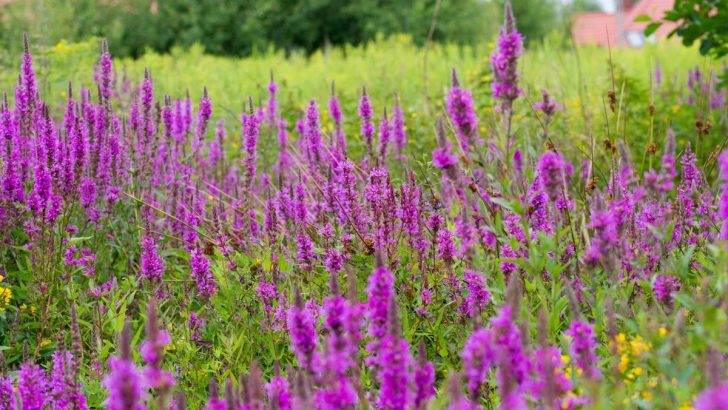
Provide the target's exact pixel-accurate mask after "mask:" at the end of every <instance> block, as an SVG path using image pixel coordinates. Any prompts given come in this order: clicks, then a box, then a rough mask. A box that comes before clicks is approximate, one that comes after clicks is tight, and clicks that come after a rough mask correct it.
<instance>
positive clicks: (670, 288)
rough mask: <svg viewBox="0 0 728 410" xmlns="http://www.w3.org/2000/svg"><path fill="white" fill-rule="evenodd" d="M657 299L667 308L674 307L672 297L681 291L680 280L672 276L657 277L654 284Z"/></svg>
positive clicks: (653, 289)
mask: <svg viewBox="0 0 728 410" xmlns="http://www.w3.org/2000/svg"><path fill="white" fill-rule="evenodd" d="M652 291H653V292H654V294H655V299H656V300H657V301H658V302H660V303H662V304H663V305H665V306H667V307H672V304H673V301H672V297H673V295H674V294H675V293H677V292H679V291H680V279H678V278H676V277H675V276H671V275H657V276H655V280H654V282H653V283H652Z"/></svg>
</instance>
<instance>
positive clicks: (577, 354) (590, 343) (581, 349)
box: [565, 320, 601, 380]
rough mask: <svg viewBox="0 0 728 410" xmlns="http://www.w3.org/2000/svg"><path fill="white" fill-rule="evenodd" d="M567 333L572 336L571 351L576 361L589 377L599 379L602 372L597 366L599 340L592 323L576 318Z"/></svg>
mask: <svg viewBox="0 0 728 410" xmlns="http://www.w3.org/2000/svg"><path fill="white" fill-rule="evenodd" d="M565 334H566V335H568V336H571V346H570V353H571V356H572V358H573V359H574V363H575V364H576V365H577V366H578V367H579V368H580V369H581V370H582V371H583V372H584V375H585V376H586V377H587V378H589V379H592V380H599V379H600V378H601V372H600V371H599V368H598V367H597V364H598V363H599V359H598V358H597V355H596V353H595V349H596V346H597V341H596V334H595V333H594V328H593V327H592V325H590V324H589V323H586V322H583V321H581V320H574V321H573V322H571V326H570V327H569V329H568V330H567V331H566V332H565Z"/></svg>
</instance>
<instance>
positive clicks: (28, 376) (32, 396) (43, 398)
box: [18, 363, 50, 410]
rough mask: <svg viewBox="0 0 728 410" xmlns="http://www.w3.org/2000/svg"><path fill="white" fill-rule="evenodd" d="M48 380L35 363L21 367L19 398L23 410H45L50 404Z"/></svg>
mask: <svg viewBox="0 0 728 410" xmlns="http://www.w3.org/2000/svg"><path fill="white" fill-rule="evenodd" d="M49 387H50V386H49V385H48V379H47V378H46V374H45V372H44V371H43V369H41V368H40V367H38V365H36V364H35V363H25V364H23V365H22V366H20V373H19V374H18V396H19V397H20V407H21V408H22V409H23V410H43V409H44V408H45V406H46V404H48V403H49V402H50V397H48V393H49Z"/></svg>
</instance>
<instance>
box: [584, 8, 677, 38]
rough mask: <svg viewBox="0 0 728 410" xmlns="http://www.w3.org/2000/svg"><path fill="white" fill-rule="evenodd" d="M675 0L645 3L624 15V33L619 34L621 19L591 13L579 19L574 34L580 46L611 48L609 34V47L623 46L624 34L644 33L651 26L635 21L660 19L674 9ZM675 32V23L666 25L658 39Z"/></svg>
mask: <svg viewBox="0 0 728 410" xmlns="http://www.w3.org/2000/svg"><path fill="white" fill-rule="evenodd" d="M673 4H675V0H642V1H639V2H637V3H636V4H634V5H633V6H632V7H631V8H630V9H629V10H626V11H625V12H624V17H623V18H624V20H623V21H624V23H623V25H624V26H623V30H624V32H623V33H618V27H617V16H616V15H615V14H610V13H599V12H589V13H580V14H578V15H576V16H575V18H574V23H573V25H572V28H571V34H572V36H573V38H574V41H575V42H576V43H577V44H597V45H600V46H607V44H608V42H607V33H609V43H611V44H612V45H616V44H619V43H620V42H623V39H624V33H625V32H629V31H639V32H642V31H644V29H645V27H647V24H648V23H637V22H635V21H634V20H635V19H636V18H637V17H639V16H641V15H647V16H649V17H650V18H651V19H653V20H657V19H660V18H661V17H662V16H663V15H664V14H665V12H666V11H667V10H670V9H672V6H673ZM673 28H675V24H674V23H669V24H663V25H662V26H661V27H660V28H659V29H658V30H657V31H656V32H655V35H656V36H657V37H658V38H662V37H665V36H667V34H668V33H669V32H670V31H672V29H673Z"/></svg>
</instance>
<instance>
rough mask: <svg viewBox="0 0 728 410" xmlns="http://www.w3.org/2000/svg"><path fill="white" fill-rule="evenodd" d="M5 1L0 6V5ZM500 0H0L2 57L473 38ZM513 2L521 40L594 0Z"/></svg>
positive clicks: (233, 52) (485, 33)
mask: <svg viewBox="0 0 728 410" xmlns="http://www.w3.org/2000/svg"><path fill="white" fill-rule="evenodd" d="M3 3H5V4H3ZM502 7H503V0H356V1H351V0H124V1H109V0H73V1H59V0H3V1H0V16H2V18H0V40H1V41H2V43H3V44H4V45H5V47H3V50H2V53H3V55H2V56H0V58H2V60H3V61H7V60H8V59H12V58H13V57H14V56H15V55H17V53H18V51H17V48H18V47H10V46H9V45H12V44H20V41H21V38H22V33H23V32H28V33H30V35H31V39H32V41H33V43H34V44H37V45H41V46H51V45H54V44H57V43H58V42H59V41H61V40H64V41H67V42H76V41H81V40H85V39H87V38H89V37H106V38H107V39H108V40H109V44H110V48H111V50H113V52H114V55H116V56H121V57H126V56H132V57H138V56H140V55H142V54H143V53H144V52H145V51H146V50H148V49H150V50H154V51H156V52H167V51H169V50H170V49H171V48H172V47H174V46H182V47H189V46H192V45H193V44H200V45H201V46H202V48H203V50H204V51H205V53H207V54H215V55H226V56H247V55H251V54H254V53H256V52H260V51H264V50H267V49H269V48H270V47H274V48H275V49H277V50H283V51H284V52H286V53H291V52H296V51H300V52H305V53H312V52H313V51H315V50H317V49H321V48H324V47H327V46H329V45H344V44H349V45H358V44H362V43H366V42H368V41H371V40H373V39H374V38H375V37H376V36H377V35H378V34H382V35H384V36H387V35H390V34H394V33H406V34H409V35H411V37H412V39H413V41H414V42H415V44H419V45H421V44H423V43H424V42H425V41H427V39H428V38H430V37H429V35H430V29H431V27H432V26H433V24H432V20H433V18H434V19H435V20H436V22H437V24H435V25H434V29H433V30H432V35H431V39H432V40H433V41H438V42H448V43H457V44H468V45H472V44H475V43H477V42H479V41H482V40H483V39H484V38H490V37H492V36H493V35H494V34H495V33H496V31H497V30H498V27H500V20H501V15H502ZM513 8H514V12H515V15H516V18H517V20H518V23H519V28H520V30H521V31H522V32H523V33H524V35H525V36H526V39H527V41H529V40H533V39H541V38H544V37H545V36H546V35H548V34H549V33H551V32H554V31H561V32H567V31H568V29H569V24H568V22H569V21H570V16H571V14H573V13H574V12H577V11H583V10H589V9H597V8H598V6H597V3H596V0H571V1H568V2H565V1H563V0H518V1H515V2H513Z"/></svg>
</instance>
